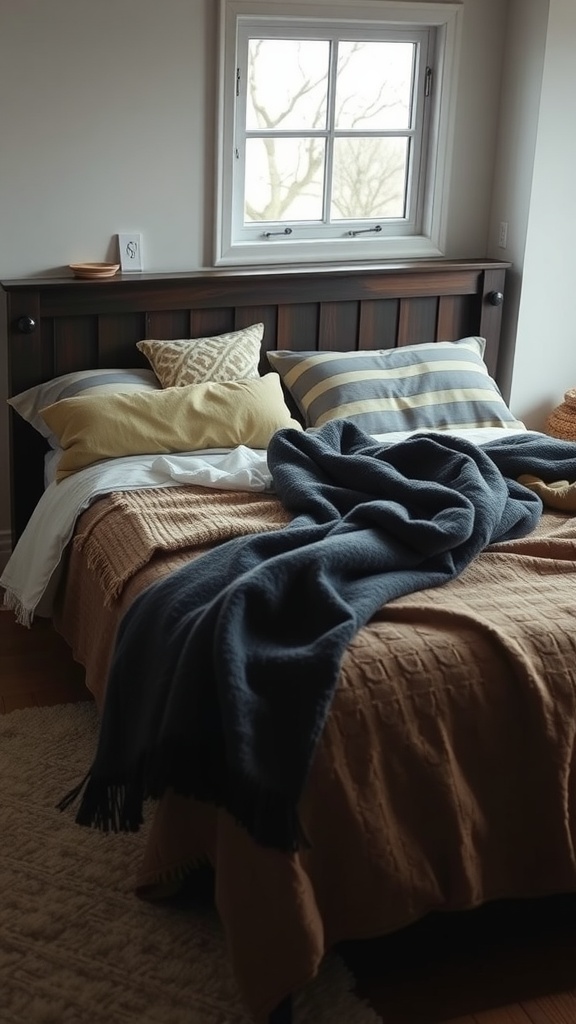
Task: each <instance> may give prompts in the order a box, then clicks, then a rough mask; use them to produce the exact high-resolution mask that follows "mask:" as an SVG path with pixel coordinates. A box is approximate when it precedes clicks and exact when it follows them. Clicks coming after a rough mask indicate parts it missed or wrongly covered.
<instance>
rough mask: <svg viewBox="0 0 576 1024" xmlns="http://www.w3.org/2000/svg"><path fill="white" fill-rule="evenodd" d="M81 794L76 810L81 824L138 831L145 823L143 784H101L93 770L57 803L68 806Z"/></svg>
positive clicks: (61, 806)
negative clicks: (141, 785) (93, 776)
mask: <svg viewBox="0 0 576 1024" xmlns="http://www.w3.org/2000/svg"><path fill="white" fill-rule="evenodd" d="M81 794H82V801H81V803H80V807H79V809H78V812H77V814H76V823H77V824H78V825H87V826H92V827H93V828H97V829H100V831H101V832H138V830H139V829H140V827H141V826H142V825H143V824H144V817H143V814H142V804H143V799H144V798H143V793H142V788H141V787H140V786H134V785H132V786H124V785H117V784H115V783H109V784H107V783H98V784H97V783H95V782H94V780H93V779H92V778H91V771H89V772H88V773H87V775H85V776H84V778H83V779H82V781H81V782H79V783H78V785H77V786H75V787H74V789H71V790H70V792H69V793H66V795H65V796H64V797H63V798H62V800H60V801H59V803H58V804H56V807H57V809H58V810H59V811H65V810H67V809H68V808H69V807H70V806H71V805H72V804H73V803H74V801H75V800H77V798H78V797H79V796H80V795H81Z"/></svg>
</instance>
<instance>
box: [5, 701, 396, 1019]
mask: <svg viewBox="0 0 576 1024" xmlns="http://www.w3.org/2000/svg"><path fill="white" fill-rule="evenodd" d="M96 731H97V721H96V713H95V710H94V706H93V705H92V704H90V703H88V702H85V703H84V702H83V703H80V704H60V705H57V706H55V707H51V708H50V707H49V708H34V709H27V710H24V711H14V712H12V713H11V714H8V715H3V716H0V901H1V902H0V1020H1V1021H2V1024H128V1022H138V1024H251V1018H250V1016H249V1015H248V1014H247V1013H246V1011H245V1010H244V1009H243V1007H242V1004H241V1002H240V999H239V995H238V991H237V988H236V985H235V982H234V978H233V977H232V974H231V972H230V969H229V966H228V962H227V958H226V949H225V945H224V938H223V933H222V930H221V928H220V925H219V921H218V918H217V916H216V914H215V912H214V910H213V908H212V907H211V906H209V905H207V903H204V904H203V905H202V904H200V903H199V904H198V905H197V904H196V903H195V904H194V905H193V906H186V907H182V906H180V907H176V906H174V905H172V906H168V905H162V906H158V905H151V904H147V903H144V902H142V901H140V900H138V899H137V898H136V897H135V896H134V895H133V892H132V889H131V886H132V883H133V879H134V877H135V868H136V864H137V863H138V861H139V857H140V851H141V848H142V835H141V834H136V835H124V834H121V835H104V834H102V833H101V832H98V831H95V830H92V829H84V828H81V827H79V826H78V825H76V824H75V822H74V815H73V813H71V812H68V813H60V812H59V811H58V810H56V809H55V805H56V803H57V801H58V800H59V799H60V798H61V797H62V796H63V795H64V794H65V793H66V792H67V791H68V790H69V789H70V787H71V786H73V785H75V783H76V782H77V781H78V780H79V779H80V778H81V777H82V775H83V774H84V772H85V771H86V770H87V768H88V766H89V764H90V760H91V757H92V753H93V751H94V749H95V742H96ZM352 985H353V979H352V977H351V975H350V974H349V972H348V971H347V968H346V967H345V965H344V963H343V962H342V960H340V958H339V957H338V956H336V955H330V956H328V957H327V958H326V961H325V963H324V964H323V967H322V970H321V972H320V974H319V976H318V978H317V979H315V981H314V982H313V983H312V984H311V985H309V986H308V987H307V988H306V989H305V990H304V991H303V992H301V993H299V995H298V997H297V1000H296V1009H295V1015H294V1016H295V1024H379V1022H380V1020H381V1018H380V1017H378V1016H377V1015H376V1014H375V1013H374V1011H373V1010H372V1009H371V1008H370V1007H369V1006H367V1005H366V1004H365V1003H363V1002H361V1001H360V1000H359V999H357V998H356V997H355V996H354V994H353V993H352V991H351V989H352Z"/></svg>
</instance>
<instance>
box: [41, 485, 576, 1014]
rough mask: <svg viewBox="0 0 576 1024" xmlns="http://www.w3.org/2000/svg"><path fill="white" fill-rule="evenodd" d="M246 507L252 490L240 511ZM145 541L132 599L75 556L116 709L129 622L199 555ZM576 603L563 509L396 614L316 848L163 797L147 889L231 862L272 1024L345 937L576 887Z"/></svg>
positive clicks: (310, 830) (101, 509)
mask: <svg viewBox="0 0 576 1024" xmlns="http://www.w3.org/2000/svg"><path fill="white" fill-rule="evenodd" d="M174 490H178V488H174ZM169 493H170V492H165V498H167V495H168V494H169ZM167 500H169V501H171V500H172V499H167ZM174 500H175V501H176V500H177V497H176V496H174ZM242 500H244V501H245V502H246V503H247V504H249V503H251V502H253V500H254V495H245V496H244V499H242V498H240V504H239V505H237V506H236V512H239V510H240V507H241V504H242ZM214 501H215V505H218V509H219V512H220V511H221V507H220V505H219V502H218V499H217V498H216V499H214ZM110 503H111V499H103V500H102V501H100V502H98V503H97V505H95V506H93V508H91V509H89V510H88V512H86V513H84V515H83V516H82V518H81V520H80V521H79V528H78V532H79V534H85V533H87V532H92V533H94V532H95V521H96V520H97V519H99V518H100V519H101V520H102V521H103V520H104V519H105V518H106V515H105V513H106V506H110ZM112 506H113V507H114V510H115V511H114V516H116V513H117V511H118V508H119V505H118V501H116V500H113V501H112ZM263 509H264V505H261V506H259V509H258V511H256V512H255V516H256V519H259V518H260V512H261V511H263ZM269 511H271V510H269ZM219 512H218V514H219ZM164 514H165V513H164ZM145 515H146V516H148V515H149V513H148V512H146V513H145ZM153 518H154V516H152V519H153ZM111 522H112V517H111V516H109V524H110V523H111ZM157 526H158V524H157V523H156V525H154V523H151V524H150V531H151V533H152V534H154V532H155V530H156V528H157ZM271 528H272V527H271ZM213 539H216V540H218V539H219V538H218V537H216V538H212V537H207V538H206V539H205V540H203V541H201V544H203V545H204V546H203V547H202V546H201V547H200V549H199V550H200V551H202V550H205V547H206V544H209V543H210V542H211V540H213ZM146 543H147V544H148V548H147V551H148V554H147V556H146V558H145V559H144V561H143V562H142V563H141V566H140V568H138V569H137V570H135V571H134V572H129V573H128V574H127V576H126V579H125V580H124V581H123V582H122V584H121V586H120V587H119V588H118V590H117V594H118V597H117V599H116V600H111V599H110V594H109V592H107V590H106V587H105V586H104V585H103V578H104V577H103V576H102V575H100V576H99V574H98V573H97V572H96V571H92V570H91V569H90V568H88V567H87V564H86V552H84V551H83V550H82V548H83V547H84V546H85V545H84V544H83V543H79V544H78V545H76V547H75V548H74V550H73V551H72V553H71V557H70V565H69V574H68V586H67V589H66V592H65V594H64V595H63V598H62V601H61V605H60V609H59V613H58V622H57V624H58V626H59V628H60V630H61V631H62V632H63V633H64V635H65V636H66V637H67V639H68V640H69V641H70V643H71V644H72V646H73V649H74V651H75V654H76V657H77V658H78V660H80V661H82V662H83V663H84V664H85V665H86V669H87V683H88V686H89V688H90V689H91V690H92V691H93V692H94V694H95V696H96V698H97V700H98V701H100V702H101V701H102V699H103V696H104V690H105V679H106V671H107V665H108V661H109V656H110V648H111V645H112V643H113V638H114V633H115V630H116V627H117V624H118V621H119V618H120V616H121V615H122V613H123V611H124V610H125V608H127V607H128V605H129V603H130V602H131V601H132V600H133V599H134V597H135V596H136V594H137V593H139V592H140V590H141V589H142V588H143V587H144V586H146V585H148V584H149V583H151V582H153V581H154V580H155V579H158V578H160V577H161V576H162V575H163V574H164V573H165V572H167V571H169V570H170V569H171V568H174V567H176V566H177V565H180V564H182V562H183V561H185V560H189V559H190V558H191V557H194V556H195V555H196V554H197V553H198V549H196V548H194V549H193V548H192V546H191V545H190V544H189V543H187V542H186V541H184V547H183V549H182V550H172V548H171V547H170V545H169V546H168V549H165V550H162V549H161V547H159V546H157V545H155V544H154V543H152V544H150V543H149V542H148V541H147V542H146ZM138 560H139V556H138V554H137V553H136V561H138ZM104 576H105V574H104ZM575 595H576V517H571V516H568V515H565V514H562V513H547V514H546V515H545V516H544V517H543V519H542V521H541V523H540V525H539V527H538V529H537V530H536V531H535V532H534V533H533V534H532V535H531V536H530V537H527V538H524V539H523V540H520V541H509V542H507V543H504V544H499V545H494V546H492V547H491V548H489V549H488V550H487V551H485V552H484V553H483V554H482V555H480V557H479V558H477V559H476V561H475V562H474V563H473V564H472V565H470V566H469V568H468V569H467V570H466V571H465V572H464V573H463V574H462V575H461V576H460V577H459V578H458V579H456V580H453V581H452V582H450V583H448V584H446V585H445V586H444V587H441V588H438V589H434V590H424V591H421V592H419V593H417V594H412V595H410V596H408V597H404V598H401V599H399V600H396V601H393V602H391V603H390V604H388V605H386V606H385V607H384V608H382V610H381V611H380V613H379V614H378V615H377V616H376V617H375V618H374V619H373V620H372V622H370V623H369V624H368V625H367V626H366V627H365V628H363V629H362V630H360V632H359V633H358V634H357V636H356V638H355V640H354V642H353V643H352V644H351V645H350V647H349V649H348V651H347V654H346V656H345V658H344V660H343V664H342V669H341V677H340V685H339V688H338V690H337V692H336V696H335V699H334V703H333V706H332V710H331V713H330V716H329V719H328V722H327V725H326V728H325V731H324V733H323V736H322V738H321V741H320V743H319V745H318V748H317V752H316V756H315V760H314V763H313V767H312V771H311V775H310V778H309V780H308V783H307V787H306V790H305V793H304V796H303V798H302V801H301V807H300V816H301V820H302V824H303V826H304V830H305V832H306V834H307V835H308V836H309V838H310V840H311V847H310V849H307V850H303V851H299V852H298V853H296V854H293V855H286V854H282V853H279V852H278V851H275V850H270V849H265V848H262V847H258V846H256V844H254V843H253V842H252V841H251V840H250V838H249V837H248V836H247V835H246V834H245V833H244V832H243V830H242V829H241V828H239V827H238V826H237V825H236V824H235V823H234V822H233V821H232V820H231V819H230V817H229V816H228V815H227V814H226V813H225V812H221V811H218V810H217V809H215V808H213V807H211V806H207V805H199V804H196V803H194V802H193V801H190V800H183V799H181V798H176V797H174V796H173V795H171V796H167V797H165V798H164V799H163V800H162V801H161V802H160V804H159V805H158V807H157V810H156V813H155V817H154V821H153V824H152V830H151V836H150V839H149V841H148V843H147V846H146V850H145V852H144V859H143V864H142V868H141V872H140V876H139V878H138V880H137V884H138V889H139V891H140V893H141V894H145V895H147V896H150V897H154V896H159V895H162V894H163V893H164V892H166V891H167V888H168V889H169V888H170V884H169V883H170V882H171V880H175V881H177V880H178V879H179V878H181V876H182V874H183V872H184V871H185V870H186V869H187V868H189V867H191V866H193V865H195V864H197V863H199V862H203V861H209V862H210V863H211V864H212V865H214V866H215V868H216V898H217V903H218V908H219V911H220V915H221V917H222V920H223V923H224V927H225V929H226V934H227V939H228V944H229V949H230V955H231V958H232V962H233V965H234V969H235V973H236V977H237V979H238V982H239V985H240V987H241V990H242V993H243V995H244V998H245V1000H246V1003H247V1005H248V1006H249V1007H250V1008H251V1009H252V1011H253V1012H254V1014H255V1016H256V1018H257V1019H258V1020H264V1019H265V1016H266V1014H267V1013H268V1011H269V1010H270V1009H271V1008H272V1007H273V1006H274V1005H275V1004H276V1003H277V1002H278V1001H279V1000H280V999H281V998H282V997H283V996H284V995H285V994H286V993H287V992H289V991H293V990H295V989H297V988H298V987H299V986H300V985H301V984H303V983H304V982H305V981H306V980H308V979H309V978H310V977H312V976H313V975H314V973H315V972H316V970H317V968H318V965H319V963H320V960H321V959H322V956H323V954H324V952H325V951H326V950H327V949H328V948H330V946H332V945H333V944H334V943H336V942H338V941H339V940H341V939H351V938H362V937H364V938H365V937H370V936H375V935H381V934H384V933H386V932H390V931H393V930H395V929H398V928H401V927H403V926H404V925H407V924H408V923H410V922H412V921H415V920H417V919H418V918H421V917H422V916H423V915H425V914H426V913H427V912H428V911H430V910H433V909H445V910H457V909H464V908H468V907H472V906H475V905H478V904H480V903H482V902H485V901H487V900H492V899H497V898H502V897H506V898H512V897H534V896H541V895H546V894H550V893H553V892H561V891H569V890H574V889H575V888H576V854H575V849H576V818H575V807H576V804H575V797H576V793H575V792H574V790H575V785H576V783H575V781H574V780H575V778H576V775H575V767H576V764H575V758H574V753H573V751H574V747H575V740H576V685H575V684H576V603H575Z"/></svg>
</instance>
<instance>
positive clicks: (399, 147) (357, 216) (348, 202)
mask: <svg viewBox="0 0 576 1024" xmlns="http://www.w3.org/2000/svg"><path fill="white" fill-rule="evenodd" d="M407 168H408V139H406V138H400V139H392V138H385V139H375V138H364V139H362V138H351V139H345V138H344V139H336V140H335V142H334V175H333V184H332V209H331V218H332V220H361V219H363V218H365V217H370V218H372V217H378V218H382V219H384V218H385V217H404V216H405V208H406V198H405V197H406V176H407Z"/></svg>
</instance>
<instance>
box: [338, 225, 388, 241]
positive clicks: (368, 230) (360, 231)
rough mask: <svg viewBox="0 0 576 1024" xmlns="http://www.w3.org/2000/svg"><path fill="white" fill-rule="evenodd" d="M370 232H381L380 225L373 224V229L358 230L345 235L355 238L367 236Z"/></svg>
mask: <svg viewBox="0 0 576 1024" xmlns="http://www.w3.org/2000/svg"><path fill="white" fill-rule="evenodd" d="M371 231H382V225H381V224H375V225H374V227H373V228H358V230H357V231H347V232H346V234H347V235H349V236H350V237H351V238H356V235H368V234H369V233H370V232H371Z"/></svg>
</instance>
